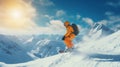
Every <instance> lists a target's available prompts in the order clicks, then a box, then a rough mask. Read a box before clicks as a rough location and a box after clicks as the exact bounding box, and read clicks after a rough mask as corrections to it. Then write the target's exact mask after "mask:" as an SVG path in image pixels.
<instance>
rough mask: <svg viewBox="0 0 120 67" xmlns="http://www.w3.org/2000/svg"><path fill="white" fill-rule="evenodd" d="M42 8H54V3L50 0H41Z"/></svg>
mask: <svg viewBox="0 0 120 67" xmlns="http://www.w3.org/2000/svg"><path fill="white" fill-rule="evenodd" d="M39 4H40V5H41V6H53V5H54V3H53V2H52V1H50V0H39Z"/></svg>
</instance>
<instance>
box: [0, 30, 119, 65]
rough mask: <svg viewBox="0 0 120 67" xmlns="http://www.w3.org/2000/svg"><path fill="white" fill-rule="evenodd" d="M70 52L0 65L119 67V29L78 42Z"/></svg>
mask: <svg viewBox="0 0 120 67" xmlns="http://www.w3.org/2000/svg"><path fill="white" fill-rule="evenodd" d="M75 48H76V49H74V50H73V51H72V52H68V53H61V54H57V55H54V56H49V57H46V58H41V59H36V60H33V61H29V62H25V63H19V64H6V63H3V62H0V67H120V31H118V32H116V33H114V34H112V35H109V36H107V37H104V38H102V39H100V40H93V41H90V42H80V43H78V44H76V46H75Z"/></svg>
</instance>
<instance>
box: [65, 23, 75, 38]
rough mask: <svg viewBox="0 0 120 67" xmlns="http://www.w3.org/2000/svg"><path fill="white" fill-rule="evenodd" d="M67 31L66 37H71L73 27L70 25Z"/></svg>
mask: <svg viewBox="0 0 120 67" xmlns="http://www.w3.org/2000/svg"><path fill="white" fill-rule="evenodd" d="M66 30H67V31H66V34H65V37H69V36H70V35H71V34H73V32H74V30H73V28H72V26H70V25H69V26H67V27H66Z"/></svg>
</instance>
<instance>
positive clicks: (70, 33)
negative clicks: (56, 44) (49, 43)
mask: <svg viewBox="0 0 120 67" xmlns="http://www.w3.org/2000/svg"><path fill="white" fill-rule="evenodd" d="M66 30H67V31H66V34H65V39H64V43H65V44H66V46H67V48H72V47H73V43H72V40H73V39H74V38H75V34H73V32H74V30H73V28H72V26H70V25H68V26H67V27H66Z"/></svg>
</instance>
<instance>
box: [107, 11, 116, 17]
mask: <svg viewBox="0 0 120 67" xmlns="http://www.w3.org/2000/svg"><path fill="white" fill-rule="evenodd" d="M113 14H114V13H113V12H111V11H107V12H105V15H107V16H111V15H113Z"/></svg>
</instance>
